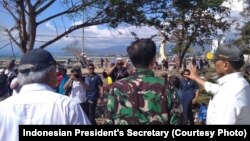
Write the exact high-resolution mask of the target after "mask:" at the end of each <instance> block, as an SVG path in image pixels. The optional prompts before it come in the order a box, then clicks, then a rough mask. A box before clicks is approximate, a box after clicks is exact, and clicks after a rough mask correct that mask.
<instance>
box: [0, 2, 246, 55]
mask: <svg viewBox="0 0 250 141" xmlns="http://www.w3.org/2000/svg"><path fill="white" fill-rule="evenodd" d="M229 1H233V4H228V6H230V7H231V9H232V10H233V11H232V15H234V16H236V17H237V15H238V13H239V10H240V9H241V7H242V6H241V4H239V2H238V0H229ZM61 10H63V7H62V6H61V5H60V3H59V2H58V1H57V2H56V3H55V4H53V5H52V6H51V7H49V8H48V9H47V10H46V11H45V12H44V13H43V14H41V15H40V16H39V17H38V21H39V20H40V19H43V18H45V17H47V16H48V15H52V14H53V13H57V12H59V11H61ZM0 18H1V20H0V26H3V27H10V26H12V25H13V24H14V23H13V20H12V17H11V16H10V15H9V14H7V11H5V10H4V9H3V8H2V7H1V6H0ZM3 19H4V20H3ZM81 20H82V18H76V19H75V22H76V23H80V22H81ZM63 22H64V23H63ZM54 23H55V24H56V26H57V29H58V32H62V31H64V30H65V28H68V27H69V26H70V25H72V24H73V21H72V20H69V19H68V18H67V17H64V18H63V20H62V19H61V18H57V19H54V21H48V22H46V23H45V24H43V25H40V26H39V27H38V29H37V39H36V40H37V42H36V46H38V45H41V44H42V43H43V42H44V41H48V40H49V39H51V38H52V37H55V36H56V28H55V25H54ZM64 25H66V26H64ZM84 31H85V32H84V35H85V36H84V46H85V48H108V47H119V46H128V45H129V44H130V42H131V41H133V40H134V39H133V37H132V36H131V34H130V32H131V31H133V32H135V33H136V34H137V35H138V37H140V38H147V37H150V36H151V35H154V34H157V31H156V30H155V29H154V28H151V27H141V28H137V27H134V26H123V27H118V28H116V29H112V28H109V27H107V26H105V25H101V26H92V27H88V28H85V29H84ZM76 39H77V40H78V41H79V43H82V30H78V31H75V32H73V33H72V34H69V36H68V37H64V38H62V39H60V40H59V41H57V42H56V43H54V44H52V45H50V46H49V47H48V48H46V49H48V50H53V51H55V50H56V51H62V48H63V47H65V45H67V44H69V43H71V42H72V41H74V40H76ZM155 40H156V41H157V43H158V44H159V40H160V39H159V38H156V39H155ZM8 42H9V40H8V36H6V35H4V34H3V33H2V32H1V33H0V48H1V47H2V46H4V45H5V44H7V43H8ZM13 46H14V50H15V52H16V53H17V52H18V51H19V49H18V48H17V47H16V46H15V44H13ZM1 52H5V53H7V54H9V55H11V54H12V52H11V47H10V45H9V46H6V47H5V48H4V49H1V50H0V54H1Z"/></svg>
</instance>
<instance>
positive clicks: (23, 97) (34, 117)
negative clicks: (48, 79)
mask: <svg viewBox="0 0 250 141" xmlns="http://www.w3.org/2000/svg"><path fill="white" fill-rule="evenodd" d="M25 124H26V125H29V124H30V125H31V124H32V125H34V124H37V125H42V124H52V125H58V124H60V125H83V124H90V122H89V120H88V118H87V116H86V115H85V113H84V112H83V111H82V109H81V107H80V105H79V104H78V103H77V102H75V101H73V100H71V99H70V98H69V97H67V96H64V95H60V94H57V93H55V92H53V90H52V88H51V87H49V86H48V85H45V84H38V83H35V84H28V85H24V86H23V87H22V89H21V91H20V93H19V94H18V95H14V96H11V97H9V98H7V99H6V100H4V101H2V102H0V125H1V128H0V135H1V136H0V140H1V141H18V133H19V132H18V130H19V129H18V128H19V127H18V125H25Z"/></svg>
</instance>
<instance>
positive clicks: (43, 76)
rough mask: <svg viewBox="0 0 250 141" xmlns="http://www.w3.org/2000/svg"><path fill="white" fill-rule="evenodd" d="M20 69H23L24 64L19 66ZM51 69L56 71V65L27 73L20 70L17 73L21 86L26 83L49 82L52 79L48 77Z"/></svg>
mask: <svg viewBox="0 0 250 141" xmlns="http://www.w3.org/2000/svg"><path fill="white" fill-rule="evenodd" d="M19 69H22V66H19ZM51 71H56V66H55V65H51V66H48V67H46V68H44V69H41V70H38V71H30V72H26V73H21V72H19V73H18V75H17V81H18V84H19V85H20V86H21V87H22V86H24V85H26V84H32V83H43V84H48V82H49V81H50V80H49V78H48V74H49V73H50V72H51Z"/></svg>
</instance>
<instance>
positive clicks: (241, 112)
mask: <svg viewBox="0 0 250 141" xmlns="http://www.w3.org/2000/svg"><path fill="white" fill-rule="evenodd" d="M214 64H215V69H216V73H217V75H218V76H219V79H218V80H217V83H216V84H213V83H210V82H206V81H204V80H202V79H201V78H200V77H199V76H198V75H197V73H196V69H195V68H194V67H191V74H190V75H186V76H187V77H188V78H190V79H193V80H195V81H196V82H197V83H199V84H200V85H202V86H204V88H205V90H206V91H208V92H210V93H212V94H213V98H212V99H211V100H210V102H209V106H208V110H207V121H206V124H250V86H249V84H248V82H247V81H246V80H245V79H244V78H243V76H242V74H241V72H240V69H241V67H242V66H243V65H244V57H243V53H242V51H241V50H240V49H239V48H238V47H235V46H232V45H230V46H229V45H228V46H221V47H219V48H218V49H217V51H216V52H215V55H214Z"/></svg>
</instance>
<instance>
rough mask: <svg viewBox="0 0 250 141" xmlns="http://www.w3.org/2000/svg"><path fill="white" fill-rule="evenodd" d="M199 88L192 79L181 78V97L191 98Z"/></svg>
mask: <svg viewBox="0 0 250 141" xmlns="http://www.w3.org/2000/svg"><path fill="white" fill-rule="evenodd" d="M198 89H199V86H198V84H197V83H196V82H195V81H193V80H184V79H182V80H181V92H182V99H184V100H192V99H193V98H194V97H195V92H196V91H197V90H198Z"/></svg>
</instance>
